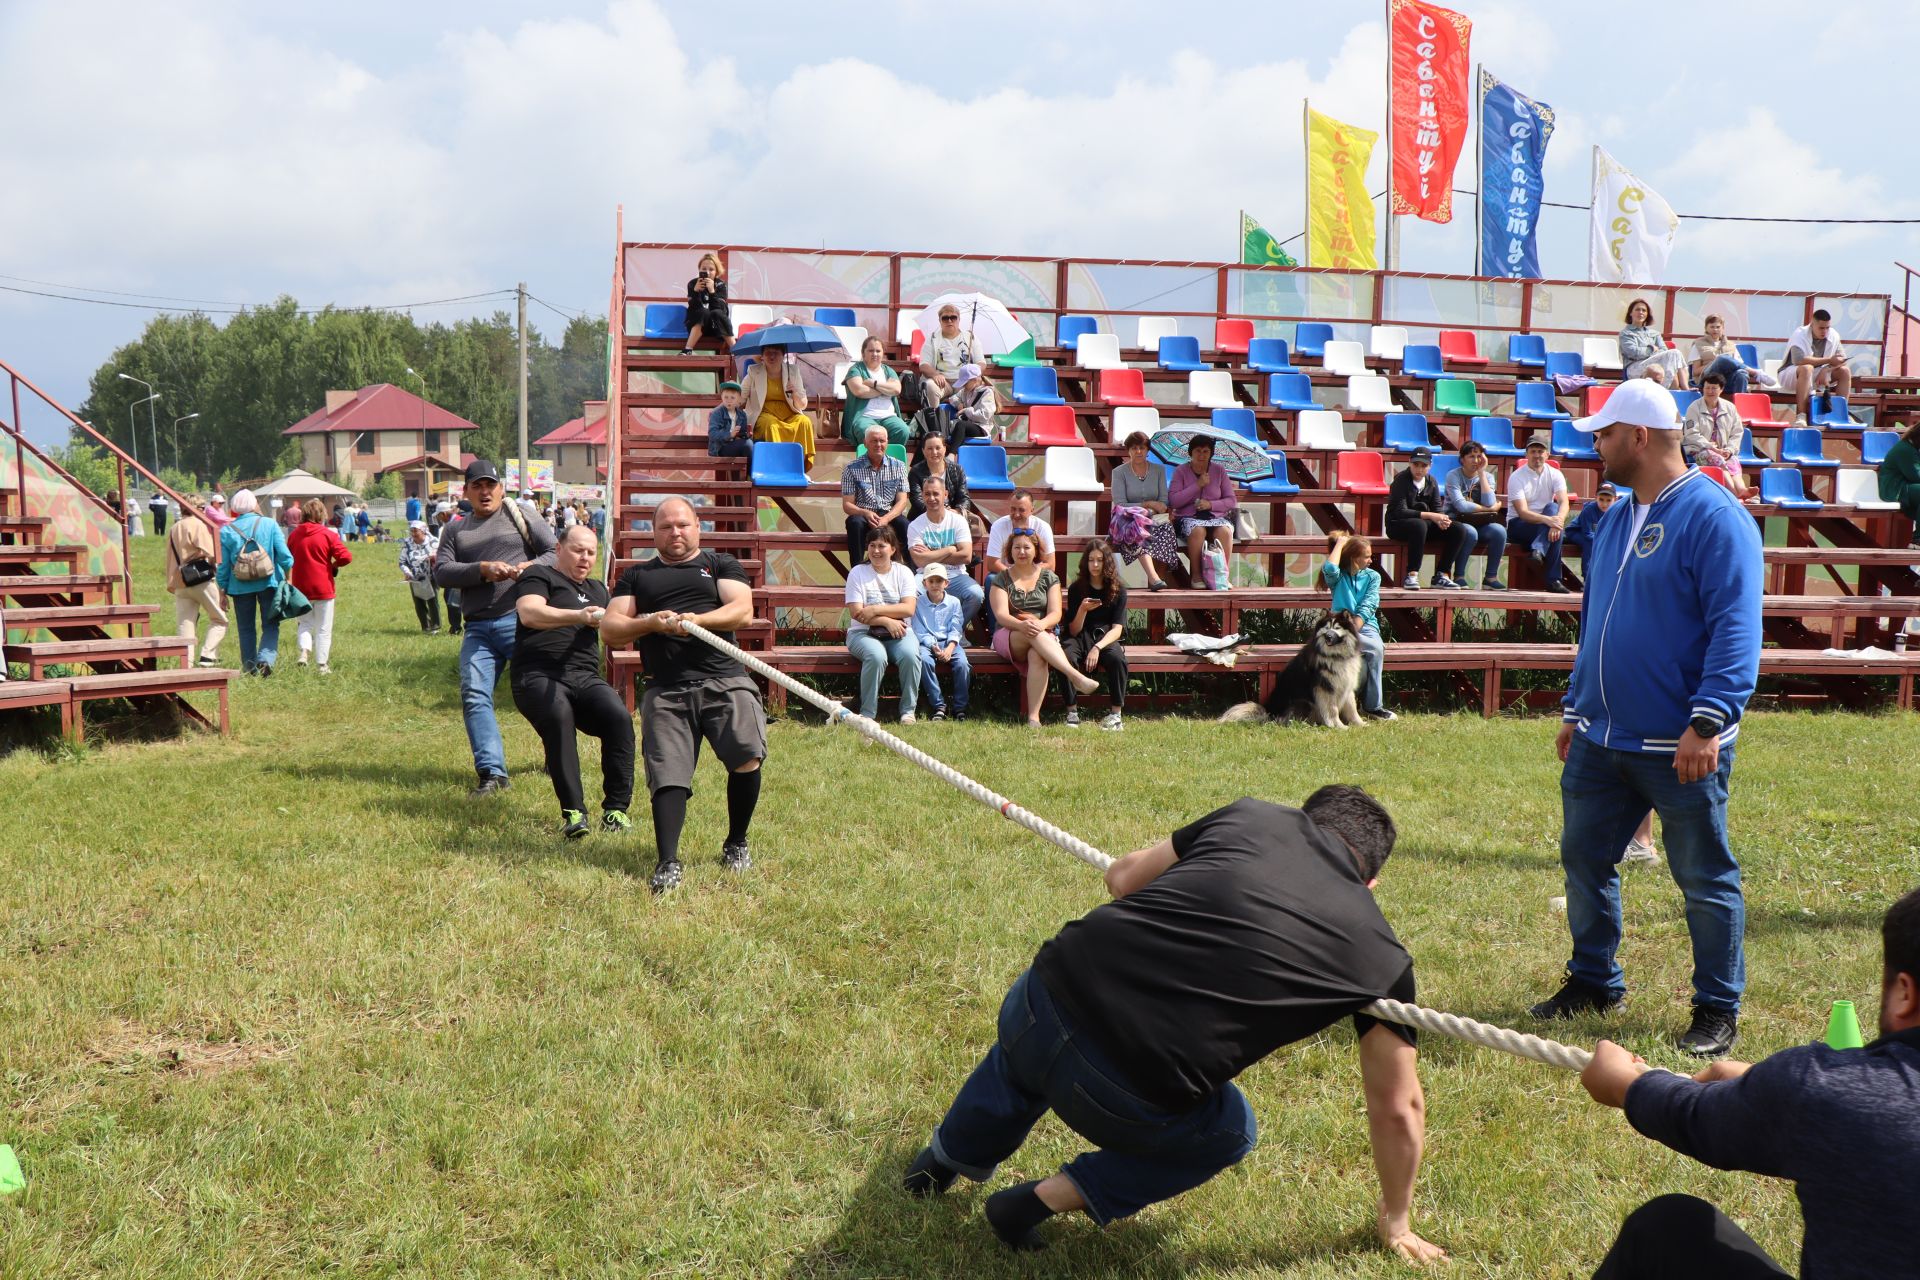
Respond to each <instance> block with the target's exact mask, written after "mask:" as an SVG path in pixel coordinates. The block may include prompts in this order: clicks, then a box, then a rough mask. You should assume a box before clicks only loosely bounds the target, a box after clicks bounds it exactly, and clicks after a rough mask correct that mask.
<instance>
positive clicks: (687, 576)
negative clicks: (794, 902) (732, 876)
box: [600, 498, 767, 893]
mask: <svg viewBox="0 0 1920 1280" xmlns="http://www.w3.org/2000/svg"><path fill="white" fill-rule="evenodd" d="M653 545H654V547H655V548H656V549H657V550H658V551H659V553H660V554H659V555H658V556H656V557H655V558H654V559H652V560H643V561H641V562H640V563H639V564H636V565H634V566H633V567H632V568H630V569H628V570H627V571H626V572H625V573H623V574H621V575H620V580H619V581H618V582H617V583H615V584H614V588H613V604H612V612H611V613H610V614H609V616H608V617H607V619H606V620H605V621H604V622H602V623H601V624H600V634H601V635H602V636H603V637H605V639H606V642H607V643H608V644H624V643H626V642H627V641H629V640H636V639H637V640H638V641H639V642H640V658H641V661H642V663H643V664H644V666H645V669H646V677H647V691H646V693H645V695H644V696H643V698H642V700H641V703H640V758H641V760H642V761H643V762H644V763H645V765H646V769H647V793H648V795H649V796H650V797H651V803H652V808H653V838H654V844H655V845H656V846H657V847H658V849H659V853H660V861H659V865H658V866H656V867H655V868H654V870H653V878H652V879H651V881H649V883H650V884H651V886H652V888H653V891H654V892H655V893H665V892H666V891H667V890H669V889H672V888H674V887H675V886H676V885H678V884H679V883H680V830H681V828H682V827H684V826H685V825H686V821H687V801H688V800H689V799H691V798H692V796H693V767H694V765H695V763H696V762H697V761H698V760H699V758H700V740H701V739H702V738H704V739H706V741H707V743H708V745H710V746H711V747H712V748H713V754H714V755H716V756H718V757H719V758H720V763H721V764H723V765H725V766H726V767H727V838H726V841H725V843H723V844H722V845H721V846H720V864H721V865H722V866H724V867H726V868H727V869H728V870H729V871H745V870H746V869H747V868H748V867H750V866H752V865H753V858H752V856H751V855H750V854H749V852H748V850H747V826H748V824H749V823H751V822H752V821H753V808H754V805H756V804H757V803H759V800H760V762H761V761H762V760H764V759H766V757H767V710H766V707H765V706H764V705H763V704H762V703H761V701H760V687H759V686H758V685H756V684H755V683H754V682H753V679H752V677H750V676H749V675H747V673H746V672H745V671H744V670H743V669H742V668H741V666H740V664H739V663H738V662H735V661H734V660H733V659H732V658H729V657H727V655H725V654H724V653H721V652H720V651H719V650H718V649H715V648H714V647H713V646H711V645H709V644H707V643H705V642H704V641H701V640H695V639H693V638H692V637H690V636H688V635H687V634H686V632H685V631H684V630H683V629H682V628H681V626H680V624H681V622H682V621H686V622H693V623H697V624H699V625H700V626H702V627H705V628H706V629H707V630H709V631H711V632H713V633H715V634H716V635H718V636H720V637H721V638H722V639H725V640H731V639H732V638H733V632H734V631H735V629H737V628H739V627H742V626H744V625H746V624H747V623H748V622H749V621H751V620H752V618H753V589H752V587H751V586H750V585H749V584H748V582H747V574H746V570H744V569H742V568H741V567H740V562H739V561H738V560H735V559H734V558H733V557H732V556H729V555H724V554H722V553H720V552H717V551H702V550H701V549H700V517H699V516H698V514H696V513H695V511H694V509H693V504H692V503H690V502H688V501H687V500H686V499H685V498H668V499H666V500H664V501H663V502H661V503H660V504H659V505H658V506H657V507H655V508H654V509H653Z"/></svg>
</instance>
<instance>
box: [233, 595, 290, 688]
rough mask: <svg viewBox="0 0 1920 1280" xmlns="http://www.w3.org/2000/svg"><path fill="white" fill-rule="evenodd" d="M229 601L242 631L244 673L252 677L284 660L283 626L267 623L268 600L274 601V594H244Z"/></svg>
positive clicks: (241, 645) (235, 619)
mask: <svg viewBox="0 0 1920 1280" xmlns="http://www.w3.org/2000/svg"><path fill="white" fill-rule="evenodd" d="M229 598H230V599H231V600H232V601H233V618H234V622H235V624H236V625H237V626H238V628H239V631H240V670H241V671H243V672H245V673H246V674H247V675H252V674H253V673H254V671H256V670H257V669H259V668H260V667H271V666H274V665H275V664H276V663H277V662H278V661H279V659H280V624H279V623H278V622H268V621H267V601H269V600H271V599H273V592H272V591H270V590H269V591H242V592H235V593H234V594H233V595H232V596H230V597H229ZM256 610H257V611H258V613H257V617H256Z"/></svg>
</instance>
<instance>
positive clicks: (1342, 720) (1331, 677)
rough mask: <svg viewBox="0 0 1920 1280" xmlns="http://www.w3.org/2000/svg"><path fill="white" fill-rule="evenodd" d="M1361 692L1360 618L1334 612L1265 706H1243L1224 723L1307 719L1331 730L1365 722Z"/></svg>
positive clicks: (1289, 667)
mask: <svg viewBox="0 0 1920 1280" xmlns="http://www.w3.org/2000/svg"><path fill="white" fill-rule="evenodd" d="M1359 687H1360V619H1359V618H1357V617H1356V616H1354V615H1353V614H1351V613H1330V614H1328V615H1327V616H1326V618H1325V620H1323V621H1322V622H1321V623H1320V625H1319V626H1317V627H1315V628H1314V629H1313V634H1312V635H1311V636H1309V637H1307V642H1306V643H1305V644H1303V645H1301V646H1300V651H1299V652H1298V653H1296V654H1294V655H1293V661H1291V662H1289V663H1288V664H1287V666H1286V669H1285V670H1284V671H1282V672H1281V673H1280V680H1279V683H1277V684H1275V685H1274V687H1273V696H1271V697H1269V698H1268V699H1267V701H1266V705H1264V706H1262V705H1261V704H1260V703H1258V702H1242V703H1241V704H1239V705H1238V706H1235V707H1230V708H1228V709H1227V711H1226V714H1224V715H1222V716H1221V717H1220V722H1221V723H1222V724H1231V723H1233V722H1235V721H1240V720H1260V721H1266V720H1275V721H1287V720H1305V721H1307V722H1308V723H1309V724H1318V725H1325V726H1326V727H1327V728H1329V729H1344V728H1346V727H1347V726H1348V725H1350V724H1359V723H1360V708H1359V707H1358V705H1356V703H1355V701H1354V691H1355V690H1357V689H1358V688H1359Z"/></svg>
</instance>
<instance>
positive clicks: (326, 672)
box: [320, 662, 333, 676]
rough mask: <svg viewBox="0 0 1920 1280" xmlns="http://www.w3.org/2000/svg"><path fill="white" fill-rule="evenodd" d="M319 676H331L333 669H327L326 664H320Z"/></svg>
mask: <svg viewBox="0 0 1920 1280" xmlns="http://www.w3.org/2000/svg"><path fill="white" fill-rule="evenodd" d="M320 674H321V675H323V676H330V675H332V674H333V668H332V667H329V666H328V665H327V664H326V663H324V662H323V663H321V664H320Z"/></svg>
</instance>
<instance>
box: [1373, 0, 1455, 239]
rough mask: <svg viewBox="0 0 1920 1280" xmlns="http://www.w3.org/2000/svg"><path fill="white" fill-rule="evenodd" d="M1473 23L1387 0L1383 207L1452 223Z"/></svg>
mask: <svg viewBox="0 0 1920 1280" xmlns="http://www.w3.org/2000/svg"><path fill="white" fill-rule="evenodd" d="M1472 34H1473V23H1472V22H1471V21H1469V20H1468V19H1467V18H1466V17H1465V16H1463V15H1461V14H1458V13H1455V12H1453V11H1452V10H1451V9H1442V8H1441V7H1440V6H1439V5H1435V4H1426V3H1424V2H1423V0H1388V5H1387V39H1388V45H1389V50H1388V57H1389V59H1390V65H1391V68H1392V70H1391V73H1390V75H1389V76H1388V90H1389V92H1388V102H1387V111H1388V113H1389V117H1390V119H1391V120H1392V122H1393V128H1392V130H1391V137H1392V143H1393V157H1392V163H1391V164H1389V165H1388V173H1389V177H1388V180H1387V200H1388V205H1387V207H1388V209H1389V210H1391V211H1392V212H1393V213H1396V214H1407V213H1410V214H1412V215H1413V216H1414V217H1416V218H1425V219H1426V220H1427V221H1428V222H1451V221H1453V166H1454V164H1455V162H1456V161H1458V160H1459V159H1460V152H1461V150H1462V149H1463V148H1464V147H1465V146H1466V142H1467V94H1468V87H1467V67H1468V66H1469V65H1470V64H1469V58H1468V53H1467V48H1468V44H1469V41H1470V38H1471V36H1472Z"/></svg>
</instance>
